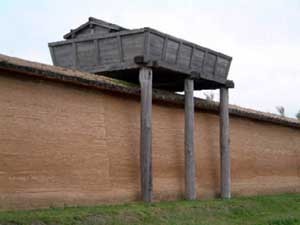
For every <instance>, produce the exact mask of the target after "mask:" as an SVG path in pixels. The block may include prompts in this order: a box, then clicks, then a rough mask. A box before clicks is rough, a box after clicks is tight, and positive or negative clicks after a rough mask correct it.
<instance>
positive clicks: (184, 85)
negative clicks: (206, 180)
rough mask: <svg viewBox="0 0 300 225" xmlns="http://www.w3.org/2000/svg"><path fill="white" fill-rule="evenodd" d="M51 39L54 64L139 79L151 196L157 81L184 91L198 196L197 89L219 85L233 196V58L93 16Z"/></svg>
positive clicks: (224, 169)
mask: <svg viewBox="0 0 300 225" xmlns="http://www.w3.org/2000/svg"><path fill="white" fill-rule="evenodd" d="M64 38H65V39H66V40H64V41H59V42H53V43H49V48H50V52H51V57H52V61H53V63H54V65H57V66H62V67H68V68H74V69H79V70H82V71H87V72H92V73H95V74H102V75H107V76H110V77H114V78H118V79H121V80H125V81H129V82H133V83H139V84H140V87H141V134H140V138H141V139H140V145H141V151H140V161H141V170H140V171H141V198H142V199H143V200H144V201H146V202H151V201H152V87H154V88H159V89H164V90H169V91H184V92H185V170H186V172H185V174H186V176H185V177H186V179H185V187H186V199H190V200H192V199H196V197H197V193H196V190H197V189H196V180H195V179H196V175H195V174H196V165H195V158H194V154H195V153H194V97H193V92H194V90H203V89H220V103H221V104H220V150H221V197H222V198H230V196H231V193H230V183H231V182H230V151H229V112H228V88H233V87H234V83H233V82H232V81H229V80H227V76H228V72H229V68H230V64H231V60H232V58H231V57H229V56H227V55H225V54H222V53H220V52H216V51H214V50H211V49H208V48H205V47H202V46H200V45H197V44H194V43H191V42H188V41H185V40H182V39H179V38H176V37H173V36H171V35H168V34H165V33H162V32H160V31H157V30H154V29H152V28H142V29H133V30H129V29H127V28H123V27H120V26H118V25H115V24H111V23H108V22H105V21H103V20H99V19H95V18H92V17H90V18H89V21H88V22H86V23H85V24H83V25H81V26H79V27H78V28H76V29H74V30H71V31H70V32H69V33H67V34H66V35H64Z"/></svg>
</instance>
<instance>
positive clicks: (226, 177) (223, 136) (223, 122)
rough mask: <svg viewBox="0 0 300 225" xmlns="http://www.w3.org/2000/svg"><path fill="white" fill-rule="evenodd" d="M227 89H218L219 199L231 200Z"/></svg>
mask: <svg viewBox="0 0 300 225" xmlns="http://www.w3.org/2000/svg"><path fill="white" fill-rule="evenodd" d="M228 102H229V101H228V88H221V89H220V153H221V198H223V199H225V198H231V175H230V148H229V141H230V140H229V111H228Z"/></svg>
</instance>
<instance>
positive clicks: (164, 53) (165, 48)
mask: <svg viewBox="0 0 300 225" xmlns="http://www.w3.org/2000/svg"><path fill="white" fill-rule="evenodd" d="M167 45H168V38H167V37H165V38H164V44H163V49H162V54H161V60H163V61H164V60H165V59H166V55H167Z"/></svg>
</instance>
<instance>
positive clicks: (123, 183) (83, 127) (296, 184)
mask: <svg viewBox="0 0 300 225" xmlns="http://www.w3.org/2000/svg"><path fill="white" fill-rule="evenodd" d="M7 75H8V76H7ZM195 116H196V124H195V129H196V130H195V146H196V166H197V169H196V173H197V194H198V198H199V199H203V198H209V197H215V196H217V195H218V193H219V169H220V167H219V138H218V137H219V118H218V115H216V114H213V113H208V112H201V111H197V112H196V114H195ZM139 122H140V105H139V99H137V98H135V97H129V96H126V95H125V96H124V95H120V94H113V93H109V92H105V91H99V90H91V89H87V88H83V87H77V86H73V85H69V84H62V83H57V82H53V81H45V80H39V79H28V78H26V80H25V79H23V78H20V77H19V76H14V74H8V72H3V71H2V72H0V208H2V209H8V208H35V207H48V206H61V205H64V204H65V205H78V204H80V205H86V204H98V203H110V202H125V201H134V200H138V199H139V194H140V193H139V182H140V175H139ZM230 126H231V144H230V146H231V157H232V192H233V196H238V195H256V194H274V193H282V192H300V129H296V128H291V127H284V126H280V125H275V124H272V123H265V122H260V121H254V120H249V119H246V118H239V117H231V118H230ZM183 128H184V109H183V108H182V107H180V106H172V105H168V104H167V105H166V104H158V103H155V104H154V105H153V179H154V180H153V185H154V187H153V188H154V198H155V200H162V199H163V200H169V199H177V198H182V197H183V193H184V154H183V153H184V139H183V138H184V130H183Z"/></svg>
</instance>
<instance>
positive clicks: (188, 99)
mask: <svg viewBox="0 0 300 225" xmlns="http://www.w3.org/2000/svg"><path fill="white" fill-rule="evenodd" d="M184 95H185V129H184V135H185V138H184V145H185V195H186V199H188V200H193V199H196V178H195V170H196V168H195V156H194V155H195V154H194V120H195V119H194V81H193V80H191V79H185V81H184Z"/></svg>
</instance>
